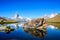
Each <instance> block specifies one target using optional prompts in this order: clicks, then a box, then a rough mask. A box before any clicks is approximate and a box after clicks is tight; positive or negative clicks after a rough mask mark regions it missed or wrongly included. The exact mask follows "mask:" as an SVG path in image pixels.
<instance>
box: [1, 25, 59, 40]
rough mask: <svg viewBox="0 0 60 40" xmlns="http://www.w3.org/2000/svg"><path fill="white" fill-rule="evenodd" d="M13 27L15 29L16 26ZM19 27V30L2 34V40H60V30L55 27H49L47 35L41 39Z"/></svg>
mask: <svg viewBox="0 0 60 40" xmlns="http://www.w3.org/2000/svg"><path fill="white" fill-rule="evenodd" d="M17 26H18V25H17ZM11 27H13V28H14V27H15V26H14V25H11ZM18 27H19V28H17V29H15V30H14V31H12V32H10V33H8V34H7V33H6V32H0V40H60V30H59V29H58V30H56V29H55V28H54V27H53V26H52V27H51V26H50V25H49V26H48V27H47V29H46V34H45V36H44V37H43V38H39V37H37V36H35V35H34V36H33V35H32V34H31V33H29V32H26V31H24V29H23V27H22V26H18ZM33 34H35V33H33ZM38 36H40V35H38Z"/></svg>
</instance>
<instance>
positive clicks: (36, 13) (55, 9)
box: [0, 0, 60, 18]
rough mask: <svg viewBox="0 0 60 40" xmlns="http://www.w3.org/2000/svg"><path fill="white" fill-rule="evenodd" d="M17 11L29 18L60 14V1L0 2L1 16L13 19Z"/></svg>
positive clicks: (8, 0) (7, 0)
mask: <svg viewBox="0 0 60 40" xmlns="http://www.w3.org/2000/svg"><path fill="white" fill-rule="evenodd" d="M16 11H17V12H18V14H19V15H21V16H23V17H29V18H35V17H41V16H43V15H46V14H47V15H50V14H52V13H60V0H0V16H4V17H12V16H14V14H15V12H16Z"/></svg>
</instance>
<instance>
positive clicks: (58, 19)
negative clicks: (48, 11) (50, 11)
mask: <svg viewBox="0 0 60 40" xmlns="http://www.w3.org/2000/svg"><path fill="white" fill-rule="evenodd" d="M46 21H47V22H60V14H57V15H56V16H55V17H53V18H49V19H46Z"/></svg>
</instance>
